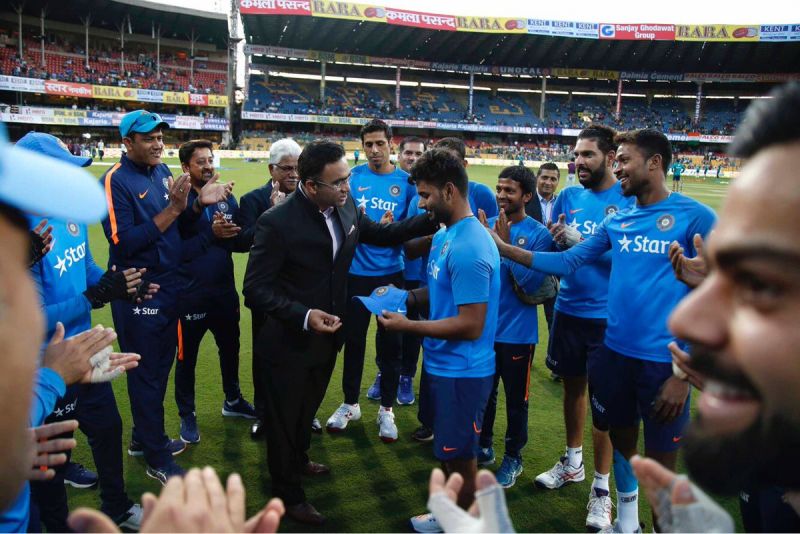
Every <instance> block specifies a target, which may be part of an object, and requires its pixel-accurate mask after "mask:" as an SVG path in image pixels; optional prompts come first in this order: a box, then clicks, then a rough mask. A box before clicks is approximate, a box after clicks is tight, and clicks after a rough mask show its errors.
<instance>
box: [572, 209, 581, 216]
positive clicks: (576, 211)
mask: <svg viewBox="0 0 800 534" xmlns="http://www.w3.org/2000/svg"><path fill="white" fill-rule="evenodd" d="M579 211H583V208H578V209H574V210H569V214H570V215H575V214H576V213H578V212H579Z"/></svg>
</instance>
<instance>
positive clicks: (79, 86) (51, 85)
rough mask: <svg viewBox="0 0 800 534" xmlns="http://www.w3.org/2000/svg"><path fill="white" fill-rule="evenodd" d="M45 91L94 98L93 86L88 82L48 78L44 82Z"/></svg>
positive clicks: (52, 93) (50, 93)
mask: <svg viewBox="0 0 800 534" xmlns="http://www.w3.org/2000/svg"><path fill="white" fill-rule="evenodd" d="M44 92H45V93H47V94H48V95H62V96H78V97H83V98H92V86H91V85H89V84H88V83H71V82H59V81H56V80H46V81H45V82H44Z"/></svg>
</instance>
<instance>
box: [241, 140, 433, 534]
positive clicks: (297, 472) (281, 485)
mask: <svg viewBox="0 0 800 534" xmlns="http://www.w3.org/2000/svg"><path fill="white" fill-rule="evenodd" d="M298 174H299V175H300V184H299V185H298V190H297V192H295V193H294V194H293V195H290V196H289V197H288V198H287V199H286V201H285V202H283V203H281V204H279V205H278V206H276V207H275V208H274V209H271V210H269V211H267V212H266V213H264V214H263V215H262V216H261V217H259V219H258V223H257V226H256V232H255V241H254V243H253V248H252V249H251V251H250V257H249V259H248V262H247V271H246V274H245V280H244V297H245V304H246V305H247V306H248V307H249V308H250V309H252V310H253V311H254V312H257V313H261V314H264V315H265V316H266V320H265V322H264V325H263V326H262V328H261V330H260V331H259V334H258V339H257V341H256V343H254V344H253V357H254V358H260V359H262V363H261V369H262V372H263V376H264V378H263V379H264V391H265V416H266V420H267V421H268V424H267V425H266V427H267V428H266V436H267V451H268V454H267V460H268V464H269V471H270V476H271V479H272V492H273V493H274V494H275V495H276V496H278V497H281V498H282V499H283V501H284V502H285V503H286V513H287V515H288V516H289V517H292V518H293V519H295V520H297V521H300V522H303V523H307V524H314V525H320V524H322V523H323V522H324V521H325V518H324V516H323V515H322V514H320V513H319V512H318V511H317V510H316V509H315V508H314V507H313V506H312V505H311V504H310V503H309V502H308V501H307V500H306V496H305V493H304V492H303V488H302V485H301V476H302V475H303V474H306V475H310V476H316V475H324V474H327V473H329V472H330V469H329V468H328V467H327V466H325V465H322V464H319V463H316V462H312V461H310V460H309V457H308V454H307V451H308V449H309V447H310V445H311V422H312V420H313V418H314V414H315V413H316V411H317V408H318V407H319V405H320V403H321V402H322V398H323V397H324V396H325V390H326V388H327V386H328V382H329V381H330V377H331V373H332V372H333V367H334V365H335V363H336V354H337V352H338V351H339V349H341V347H342V345H343V344H344V340H345V336H344V332H343V331H342V329H341V326H342V324H343V323H346V321H348V320H349V319H348V317H347V313H348V308H349V306H350V304H349V303H348V302H347V299H348V288H347V280H348V271H349V269H350V264H351V262H352V260H353V257H354V255H355V253H356V245H357V244H358V242H359V240H362V241H364V242H367V243H371V244H373V245H379V246H396V245H399V244H401V243H403V242H404V241H407V240H408V239H410V238H412V237H416V236H421V235H427V234H429V233H431V232H432V231H433V230H434V228H435V226H434V224H433V223H432V222H431V221H430V220H429V219H428V218H427V217H426V216H424V215H420V216H417V217H414V218H412V219H407V220H404V221H400V222H397V223H391V224H384V225H382V224H378V223H377V222H374V221H372V220H371V219H370V218H369V217H367V216H366V215H365V214H363V213H362V212H361V210H359V209H358V207H357V206H356V203H355V201H354V200H353V198H352V196H351V195H350V175H351V171H350V167H349V165H348V164H347V161H346V160H345V152H344V149H343V148H342V147H341V146H340V145H338V144H336V143H333V142H331V141H327V140H317V141H313V142H311V143H309V144H307V145H306V146H305V148H304V149H303V152H302V153H301V154H300V157H299V158H298Z"/></svg>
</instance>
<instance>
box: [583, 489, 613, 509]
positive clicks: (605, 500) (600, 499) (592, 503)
mask: <svg viewBox="0 0 800 534" xmlns="http://www.w3.org/2000/svg"><path fill="white" fill-rule="evenodd" d="M613 507H614V501H612V500H611V497H609V496H608V495H602V496H598V495H595V494H594V491H592V494H591V495H590V496H589V503H588V504H587V505H586V509H587V510H588V511H589V513H592V514H611V510H612V509H613Z"/></svg>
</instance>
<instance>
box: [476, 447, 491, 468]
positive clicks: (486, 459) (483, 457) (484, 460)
mask: <svg viewBox="0 0 800 534" xmlns="http://www.w3.org/2000/svg"><path fill="white" fill-rule="evenodd" d="M494 460H495V457H494V449H493V448H492V447H485V448H481V450H480V451H478V465H491V464H493V463H494Z"/></svg>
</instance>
